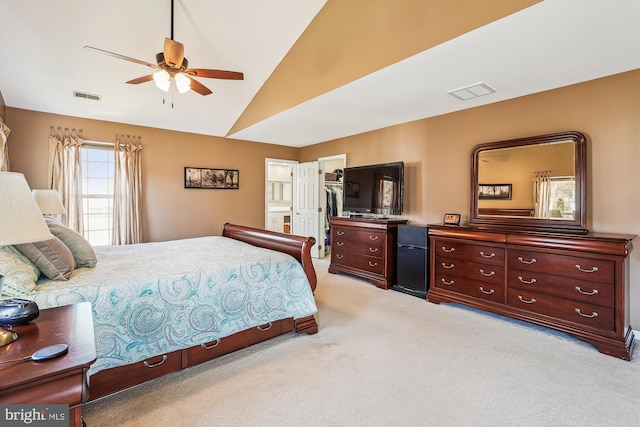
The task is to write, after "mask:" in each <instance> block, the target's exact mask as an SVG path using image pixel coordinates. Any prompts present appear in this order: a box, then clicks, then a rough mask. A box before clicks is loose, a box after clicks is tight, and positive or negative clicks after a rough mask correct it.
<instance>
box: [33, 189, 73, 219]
mask: <svg viewBox="0 0 640 427" xmlns="http://www.w3.org/2000/svg"><path fill="white" fill-rule="evenodd" d="M31 194H33V198H34V199H35V200H36V203H37V204H38V207H39V208H40V211H41V212H42V214H43V215H58V214H63V213H67V210H66V209H65V208H64V206H63V205H62V200H61V199H60V194H58V192H57V191H56V190H32V191H31Z"/></svg>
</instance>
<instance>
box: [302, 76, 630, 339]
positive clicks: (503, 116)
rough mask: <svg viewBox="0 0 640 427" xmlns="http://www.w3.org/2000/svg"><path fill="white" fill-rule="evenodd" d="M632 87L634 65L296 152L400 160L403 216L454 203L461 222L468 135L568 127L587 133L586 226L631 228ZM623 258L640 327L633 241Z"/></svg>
mask: <svg viewBox="0 0 640 427" xmlns="http://www.w3.org/2000/svg"><path fill="white" fill-rule="evenodd" d="M638 88H640V70H635V71H631V72H627V73H623V74H619V75H616V76H611V77H607V78H603V79H598V80H594V81H591V82H586V83H582V84H578V85H574V86H569V87H566V88H560V89H556V90H551V91H547V92H543V93H539V94H535V95H530V96H526V97H522V98H518V99H514V100H510V101H504V102H500V103H497V104H493V105H488V106H484V107H478V108H474V109H470V110H466V111H460V112H456V113H451V114H446V115H443V116H439V117H434V118H430V119H424V120H419V121H416V122H412V123H408V124H403V125H398V126H393V127H389V128H385V129H381V130H378V131H373V132H368V133H364V134H360V135H356V136H352V137H349V138H342V139H339V140H335V141H331V142H327V143H323V144H317V145H313V146H309V147H305V148H302V149H301V150H300V161H301V162H304V161H310V160H313V159H317V158H318V157H324V156H330V155H333V154H338V153H346V154H347V166H357V165H363V164H367V163H380V162H383V161H395V160H404V161H405V164H406V167H407V169H408V170H407V173H406V174H405V210H404V215H403V217H405V218H408V219H410V220H412V221H415V222H418V223H437V222H441V221H442V216H443V214H444V213H445V212H459V213H461V214H462V215H463V219H464V220H465V221H466V220H468V218H469V209H470V206H469V196H468V195H469V192H470V189H469V186H470V176H469V174H470V168H471V160H470V153H471V150H472V148H473V147H474V146H475V145H476V144H480V143H485V142H492V141H501V140H507V139H513V138H520V137H526V136H532V135H541V134H546V133H552V132H560V131H568V130H576V131H580V132H582V133H584V134H585V135H586V137H587V140H588V141H587V160H588V173H587V197H588V207H587V223H588V228H589V229H590V230H592V231H598V232H612V233H630V234H640V191H639V190H638V184H639V183H640V90H638ZM634 242H635V243H636V246H640V245H638V239H635V240H634ZM630 258H631V298H630V301H631V325H632V326H634V327H635V328H636V329H640V247H638V248H636V250H635V251H633V252H632V253H631V256H630Z"/></svg>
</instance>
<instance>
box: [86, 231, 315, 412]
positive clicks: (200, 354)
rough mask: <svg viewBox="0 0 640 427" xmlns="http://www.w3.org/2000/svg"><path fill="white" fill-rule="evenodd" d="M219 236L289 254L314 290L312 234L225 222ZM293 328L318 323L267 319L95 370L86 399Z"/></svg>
mask: <svg viewBox="0 0 640 427" xmlns="http://www.w3.org/2000/svg"><path fill="white" fill-rule="evenodd" d="M222 235H223V236H224V237H228V238H231V239H235V240H240V241H243V242H246V243H249V244H251V245H254V246H259V247H263V248H266V249H272V250H275V251H279V252H284V253H287V254H289V255H292V256H293V257H294V258H296V259H297V260H298V261H299V262H300V264H301V265H302V267H303V270H304V271H305V274H306V276H307V278H308V280H309V284H310V286H311V289H312V290H313V291H315V288H316V284H317V278H316V273H315V269H314V267H313V263H312V260H311V247H312V246H313V244H314V243H315V239H314V238H313V237H300V236H291V235H288V234H283V233H276V232H272V231H267V230H261V229H257V228H251V227H245V226H241V225H234V224H229V223H227V224H225V225H224V226H223V229H222ZM293 331H295V332H297V333H305V334H315V333H317V332H318V325H317V323H316V320H315V318H314V316H307V317H304V318H300V319H293V318H286V319H282V320H277V321H274V322H269V323H267V324H265V325H260V326H258V327H256V328H251V329H247V330H244V331H240V332H238V333H235V334H233V335H230V336H228V337H224V338H220V339H218V340H215V341H212V342H207V343H203V344H200V345H197V346H193V347H190V348H186V349H183V350H176V351H173V352H170V353H166V354H161V355H158V356H154V357H151V358H149V359H146V360H143V361H141V362H138V363H135V364H130V365H125V366H119V367H114V368H109V369H105V370H102V371H99V372H97V373H95V374H94V375H92V376H91V377H90V396H89V400H94V399H98V398H100V397H104V396H106V395H109V394H112V393H115V392H117V391H121V390H124V389H126V388H129V387H133V386H135V385H138V384H142V383H144V382H146V381H149V380H152V379H156V378H159V377H161V376H163V375H166V374H169V373H171V372H176V371H179V370H181V369H185V368H189V367H192V366H195V365H198V364H200V363H203V362H206V361H209V360H213V359H215V358H217V357H220V356H223V355H225V354H229V353H232V352H234V351H238V350H241V349H243V348H246V347H249V346H251V345H254V344H257V343H260V342H263V341H266V340H269V339H272V338H275V337H278V336H280V335H283V334H287V333H290V332H293Z"/></svg>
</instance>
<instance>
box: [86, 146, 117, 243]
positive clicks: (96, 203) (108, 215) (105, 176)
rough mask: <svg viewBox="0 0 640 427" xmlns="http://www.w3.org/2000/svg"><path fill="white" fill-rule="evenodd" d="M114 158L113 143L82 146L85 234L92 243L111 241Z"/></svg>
mask: <svg viewBox="0 0 640 427" xmlns="http://www.w3.org/2000/svg"><path fill="white" fill-rule="evenodd" d="M114 159H115V155H114V150H113V145H112V144H108V143H107V144H101V143H99V144H98V143H96V144H92V143H85V144H84V145H83V146H82V209H83V218H82V219H83V222H84V237H85V238H86V239H87V240H88V241H89V242H90V243H91V244H92V245H94V246H100V245H110V244H111V235H112V232H113V225H112V224H113V221H112V219H113V188H114Z"/></svg>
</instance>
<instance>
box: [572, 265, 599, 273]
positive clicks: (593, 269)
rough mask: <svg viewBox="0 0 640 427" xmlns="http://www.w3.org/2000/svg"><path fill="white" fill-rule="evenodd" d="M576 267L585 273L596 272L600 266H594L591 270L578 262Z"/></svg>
mask: <svg viewBox="0 0 640 427" xmlns="http://www.w3.org/2000/svg"><path fill="white" fill-rule="evenodd" d="M576 268H577V269H578V270H580V271H582V272H583V273H595V272H596V271H598V267H593V268H592V269H590V270H585V269H584V268H582V267H580V264H576Z"/></svg>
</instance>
